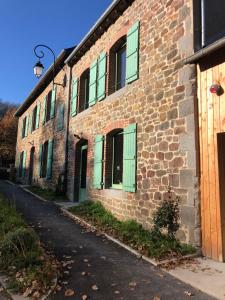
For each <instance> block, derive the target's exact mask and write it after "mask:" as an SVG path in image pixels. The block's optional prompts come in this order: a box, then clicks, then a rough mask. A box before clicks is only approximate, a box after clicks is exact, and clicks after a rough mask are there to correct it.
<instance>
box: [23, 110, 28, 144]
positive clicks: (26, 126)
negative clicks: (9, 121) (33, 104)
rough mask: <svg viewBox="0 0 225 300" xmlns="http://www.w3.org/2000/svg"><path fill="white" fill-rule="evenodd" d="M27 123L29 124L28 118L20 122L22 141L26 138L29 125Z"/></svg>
mask: <svg viewBox="0 0 225 300" xmlns="http://www.w3.org/2000/svg"><path fill="white" fill-rule="evenodd" d="M28 122H29V118H28V116H26V117H25V118H24V119H23V121H22V139H23V138H24V137H26V136H27V134H28V125H29V124H28Z"/></svg>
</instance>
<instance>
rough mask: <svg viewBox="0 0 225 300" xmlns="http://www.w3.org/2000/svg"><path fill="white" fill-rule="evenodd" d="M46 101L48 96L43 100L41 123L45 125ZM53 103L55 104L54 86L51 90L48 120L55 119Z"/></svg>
mask: <svg viewBox="0 0 225 300" xmlns="http://www.w3.org/2000/svg"><path fill="white" fill-rule="evenodd" d="M47 100H48V95H46V96H45V98H44V113H43V119H42V123H43V124H45V123H46V116H47ZM55 102H56V86H54V87H53V89H52V95H51V108H50V119H53V118H54V117H55Z"/></svg>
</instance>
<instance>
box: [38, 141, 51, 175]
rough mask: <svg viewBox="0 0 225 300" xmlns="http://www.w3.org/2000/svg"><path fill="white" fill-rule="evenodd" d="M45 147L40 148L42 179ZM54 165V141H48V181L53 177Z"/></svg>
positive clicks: (40, 173)
mask: <svg viewBox="0 0 225 300" xmlns="http://www.w3.org/2000/svg"><path fill="white" fill-rule="evenodd" d="M43 147H44V145H42V144H41V145H40V148H39V176H40V177H42V165H43ZM52 163H53V140H49V141H48V155H47V170H46V179H50V178H51V177H52Z"/></svg>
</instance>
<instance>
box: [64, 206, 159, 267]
mask: <svg viewBox="0 0 225 300" xmlns="http://www.w3.org/2000/svg"><path fill="white" fill-rule="evenodd" d="M61 211H62V212H63V213H64V214H65V215H67V216H68V217H69V218H70V219H73V220H75V221H78V222H79V223H82V224H84V225H85V226H87V227H88V228H90V229H92V230H93V231H97V228H96V227H95V226H93V225H91V224H90V223H88V222H86V221H85V220H83V219H81V218H79V217H77V216H75V215H74V214H72V213H71V212H69V211H68V210H66V209H65V208H61ZM101 233H102V235H104V236H105V237H106V238H107V239H108V240H110V241H112V242H113V243H115V244H117V245H119V246H120V247H122V248H124V249H126V250H127V251H129V252H130V253H132V254H133V255H135V256H136V257H137V258H139V259H143V260H145V261H147V262H149V263H151V264H152V265H153V266H155V267H158V265H159V264H158V262H157V261H155V260H153V259H151V258H148V257H146V256H144V255H142V254H141V253H140V252H138V251H136V250H134V249H132V248H131V247H130V246H127V245H125V244H124V243H123V242H121V241H119V240H118V239H115V238H114V237H112V236H110V235H108V234H107V233H104V232H101Z"/></svg>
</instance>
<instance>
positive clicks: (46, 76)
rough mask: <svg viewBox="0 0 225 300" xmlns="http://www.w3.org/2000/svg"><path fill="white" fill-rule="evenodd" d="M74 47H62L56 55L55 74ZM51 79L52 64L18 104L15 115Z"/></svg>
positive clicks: (36, 95)
mask: <svg viewBox="0 0 225 300" xmlns="http://www.w3.org/2000/svg"><path fill="white" fill-rule="evenodd" d="M74 48H75V47H71V48H67V49H63V50H62V51H61V52H60V54H59V55H58V56H57V58H56V61H55V76H56V75H57V74H58V73H59V71H60V70H61V69H62V67H63V66H64V65H65V63H64V61H65V59H66V58H67V57H68V56H69V55H70V53H71V52H72V51H73V50H74ZM52 79H53V64H52V65H51V66H50V67H49V68H48V70H47V71H46V73H45V74H44V76H43V77H42V78H41V79H40V80H39V82H38V84H37V85H36V86H35V87H34V89H33V90H32V91H31V92H30V94H29V96H28V97H27V98H26V100H25V101H24V102H23V103H22V104H21V105H20V106H19V108H18V109H17V111H16V112H15V114H14V115H15V117H20V116H21V115H22V114H23V113H24V112H25V111H26V110H27V108H28V107H29V106H30V105H31V104H32V103H33V102H34V101H35V100H36V98H37V97H38V96H39V95H40V94H41V93H42V92H43V90H44V89H45V88H46V87H47V86H48V85H49V83H50V82H51V81H52Z"/></svg>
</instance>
